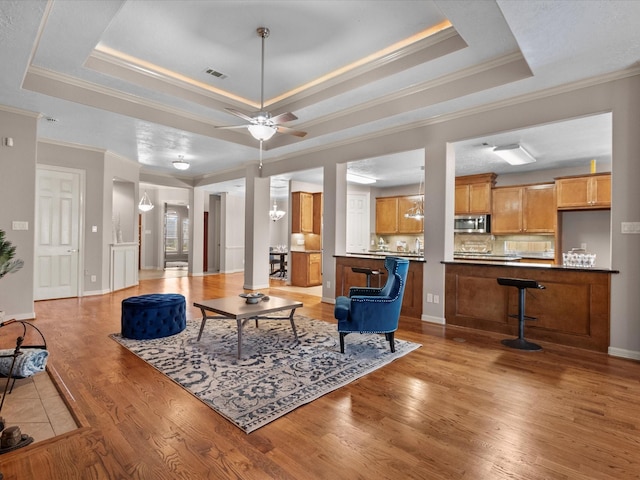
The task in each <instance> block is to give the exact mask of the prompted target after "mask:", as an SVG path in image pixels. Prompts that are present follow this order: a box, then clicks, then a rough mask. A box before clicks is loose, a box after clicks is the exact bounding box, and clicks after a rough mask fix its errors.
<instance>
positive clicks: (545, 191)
mask: <svg viewBox="0 0 640 480" xmlns="http://www.w3.org/2000/svg"><path fill="white" fill-rule="evenodd" d="M555 203H556V202H555V185H554V184H553V183H545V184H539V185H524V186H514V187H498V188H494V189H493V200H492V211H493V213H492V215H491V233H493V234H494V235H503V234H519V233H527V234H530V233H531V234H533V233H550V234H552V233H555V231H556V225H557V212H556V208H555Z"/></svg>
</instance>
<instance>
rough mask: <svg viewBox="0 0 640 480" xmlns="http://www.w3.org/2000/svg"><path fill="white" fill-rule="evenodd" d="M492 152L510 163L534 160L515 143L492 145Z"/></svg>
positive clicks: (523, 162)
mask: <svg viewBox="0 0 640 480" xmlns="http://www.w3.org/2000/svg"><path fill="white" fill-rule="evenodd" d="M493 153H495V154H496V155H498V156H499V157H500V158H502V159H503V160H504V161H505V162H507V163H508V164H510V165H525V164H527V163H533V162H535V161H536V159H535V158H533V156H532V155H531V154H530V153H529V152H527V151H526V150H525V149H524V148H522V146H521V145H519V144H517V143H515V144H513V145H504V146H502V147H494V149H493Z"/></svg>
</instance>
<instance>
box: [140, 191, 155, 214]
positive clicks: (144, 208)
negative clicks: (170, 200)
mask: <svg viewBox="0 0 640 480" xmlns="http://www.w3.org/2000/svg"><path fill="white" fill-rule="evenodd" d="M138 210H140V211H141V212H143V213H146V212H148V211H150V210H153V203H151V199H150V198H149V195H147V191H146V190H145V191H144V195H143V196H142V198H141V199H140V203H139V204H138Z"/></svg>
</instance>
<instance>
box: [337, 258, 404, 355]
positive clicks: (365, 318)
mask: <svg viewBox="0 0 640 480" xmlns="http://www.w3.org/2000/svg"><path fill="white" fill-rule="evenodd" d="M384 266H385V268H386V269H387V271H388V272H389V277H388V278H387V283H385V285H384V286H383V287H382V288H363V287H351V288H350V289H349V296H348V297H344V296H340V297H338V298H336V306H335V309H334V316H335V317H336V319H337V320H338V333H340V352H341V353H344V337H345V336H346V335H347V334H348V333H351V332H360V333H384V334H385V336H386V338H387V340H388V341H389V345H390V347H391V351H392V352H395V351H396V346H395V340H394V337H393V335H394V332H395V331H396V330H397V329H398V320H399V319H400V308H401V307H402V298H403V297H404V287H405V283H406V282H407V272H408V271H409V261H408V260H406V259H403V258H397V257H387V258H386V259H385V262H384Z"/></svg>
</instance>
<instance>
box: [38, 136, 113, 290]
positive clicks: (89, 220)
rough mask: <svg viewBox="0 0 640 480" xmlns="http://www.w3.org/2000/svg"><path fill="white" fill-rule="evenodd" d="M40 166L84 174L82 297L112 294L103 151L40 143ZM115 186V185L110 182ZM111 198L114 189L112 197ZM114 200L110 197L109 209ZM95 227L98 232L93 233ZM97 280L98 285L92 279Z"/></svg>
mask: <svg viewBox="0 0 640 480" xmlns="http://www.w3.org/2000/svg"><path fill="white" fill-rule="evenodd" d="M37 157H38V158H37V161H38V164H41V165H52V166H56V167H65V168H74V169H78V170H83V171H84V174H85V175H84V178H85V189H84V191H85V197H84V199H83V212H82V214H83V215H84V222H83V227H84V230H83V231H82V233H81V236H82V241H83V249H82V251H83V252H84V253H83V255H82V261H83V263H84V272H83V273H84V278H83V283H82V285H83V292H82V294H83V295H95V294H103V293H106V292H108V291H109V288H110V283H109V276H108V274H109V263H108V259H107V263H106V264H105V263H104V260H103V252H104V251H106V252H107V256H108V251H109V244H110V243H112V241H113V233H112V228H111V227H112V222H111V216H109V217H107V218H104V217H103V215H104V213H103V212H104V197H105V196H103V195H102V190H103V187H104V175H105V172H104V170H105V154H104V151H101V150H97V149H92V148H87V147H80V146H78V145H67V144H61V143H53V142H46V141H40V142H38V155H37ZM109 183H111V184H112V182H109ZM34 195H35V191H34ZM108 195H111V187H109V193H108ZM111 203H112V199H111V197H109V208H111ZM94 227H95V230H96V231H95V232H94V231H93V230H94ZM94 276H95V279H96V281H95V282H92V281H91V279H92V278H93V277H94Z"/></svg>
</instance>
